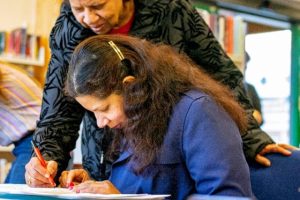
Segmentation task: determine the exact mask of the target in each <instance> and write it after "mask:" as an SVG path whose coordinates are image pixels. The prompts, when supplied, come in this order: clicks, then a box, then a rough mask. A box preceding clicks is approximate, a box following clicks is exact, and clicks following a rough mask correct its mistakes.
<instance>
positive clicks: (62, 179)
mask: <svg viewBox="0 0 300 200" xmlns="http://www.w3.org/2000/svg"><path fill="white" fill-rule="evenodd" d="M68 173H69V171H63V172H62V173H61V175H60V177H59V183H60V186H61V187H63V188H67V187H69V185H68V184H67V177H68Z"/></svg>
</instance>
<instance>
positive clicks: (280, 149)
mask: <svg viewBox="0 0 300 200" xmlns="http://www.w3.org/2000/svg"><path fill="white" fill-rule="evenodd" d="M266 153H280V154H282V155H285V156H289V155H291V154H292V152H291V151H289V150H287V149H285V148H283V147H281V146H279V145H277V144H273V145H270V147H269V148H268V151H267V152H266Z"/></svg>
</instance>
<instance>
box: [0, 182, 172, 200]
mask: <svg viewBox="0 0 300 200" xmlns="http://www.w3.org/2000/svg"><path fill="white" fill-rule="evenodd" d="M0 194H16V195H18V194H22V195H35V196H50V197H58V198H64V199H123V200H125V199H126V200H127V199H128V200H130V199H149V200H152V199H153V200H163V199H165V197H168V196H170V195H149V194H91V193H75V192H72V191H71V190H69V189H66V188H31V187H28V186H27V185H25V184H0Z"/></svg>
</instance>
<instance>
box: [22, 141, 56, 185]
mask: <svg viewBox="0 0 300 200" xmlns="http://www.w3.org/2000/svg"><path fill="white" fill-rule="evenodd" d="M32 146H33V149H34V151H35V154H36V156H37V157H32V158H31V159H30V161H29V162H28V163H27V164H26V166H25V169H26V172H25V179H26V183H27V185H29V186H30V187H54V186H55V185H56V184H55V182H54V180H53V177H54V176H55V175H56V173H57V166H58V165H57V162H55V161H48V162H46V161H45V160H44V158H43V157H42V155H41V152H40V151H39V149H38V148H37V146H36V144H35V143H34V142H33V141H32Z"/></svg>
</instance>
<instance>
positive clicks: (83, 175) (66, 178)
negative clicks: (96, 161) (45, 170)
mask: <svg viewBox="0 0 300 200" xmlns="http://www.w3.org/2000/svg"><path fill="white" fill-rule="evenodd" d="M87 180H90V176H89V174H88V173H87V171H85V170H84V169H73V170H70V171H63V172H62V173H61V175H60V177H59V183H60V186H61V187H66V188H69V187H70V186H71V185H70V184H71V183H73V184H74V185H78V184H79V183H83V182H85V181H87Z"/></svg>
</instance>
